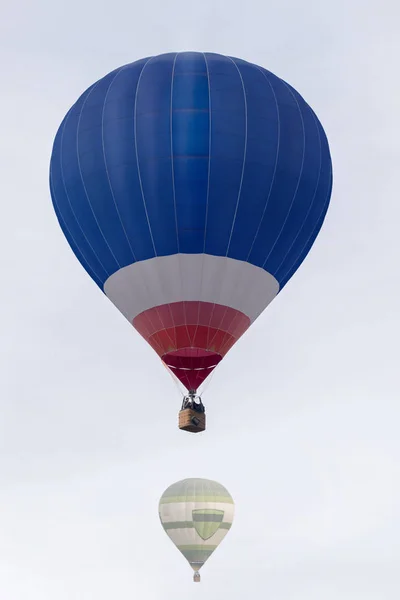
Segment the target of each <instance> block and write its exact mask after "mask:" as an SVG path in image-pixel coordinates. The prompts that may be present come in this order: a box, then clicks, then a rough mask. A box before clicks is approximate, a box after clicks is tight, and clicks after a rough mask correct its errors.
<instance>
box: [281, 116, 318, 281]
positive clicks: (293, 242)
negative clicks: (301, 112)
mask: <svg viewBox="0 0 400 600" xmlns="http://www.w3.org/2000/svg"><path fill="white" fill-rule="evenodd" d="M308 108H309V110H310V112H311V114H312V116H313V119H314V122H315V125H316V128H317V133H318V141H319V171H318V179H317V183H316V186H315V190H314V195H313V197H312V200H311V203H310V206H309V207H308V210H307V212H306V215H305V217H304V219H303V222H302V224H301V227H300V228H299V230H298V232H297V234H296V236H295V238H294V240H293V241H292V243H291V245H290V247H289V248H288V250H287V252H286V254H285V256H284V257H283V258H282V260H281V262H280V264H279V266H278V267H277V268H276V269H275V272H274V273H273V275H274V277H275V275H276V274H277V273H278V271H279V269H280V268H281V267H282V265H283V263H284V262H285V260H286V257H287V256H288V254H289V252H290V251H291V249H292V248H293V246H294V244H295V243H296V240H297V238H298V237H299V235H300V233H301V232H302V230H303V227H304V225H305V223H306V221H307V219H308V215H309V214H310V212H311V209H312V207H313V205H314V201H315V198H316V196H317V191H318V187H319V182H320V179H321V171H322V144H321V134H320V131H319V126H318V122H317V119H316V116H315V115H314V113H313V111H312V110H311V109H310V107H308ZM271 275H272V273H271Z"/></svg>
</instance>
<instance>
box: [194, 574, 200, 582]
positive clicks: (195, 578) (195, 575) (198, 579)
mask: <svg viewBox="0 0 400 600" xmlns="http://www.w3.org/2000/svg"><path fill="white" fill-rule="evenodd" d="M193 581H194V582H195V583H199V581H200V573H199V572H198V571H196V573H195V574H194V575H193Z"/></svg>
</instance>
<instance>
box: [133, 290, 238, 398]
mask: <svg viewBox="0 0 400 600" xmlns="http://www.w3.org/2000/svg"><path fill="white" fill-rule="evenodd" d="M133 325H134V327H135V328H136V329H137V331H138V332H139V333H140V334H141V335H142V336H143V337H144V338H145V340H146V341H147V342H148V343H149V344H150V345H151V346H152V348H154V350H155V351H156V352H157V354H158V355H159V356H160V357H161V358H162V359H163V361H164V362H165V363H166V364H167V366H168V367H169V368H170V369H171V371H172V372H173V373H174V374H175V375H176V376H177V377H178V379H179V380H180V381H181V382H182V383H183V384H184V385H185V386H186V387H187V388H188V389H197V387H198V386H199V385H200V384H201V383H202V382H203V381H204V380H205V379H206V377H208V375H209V374H210V373H211V371H212V370H213V369H214V368H215V366H216V365H217V364H218V363H219V362H220V361H221V360H222V358H223V357H224V356H225V354H226V353H227V352H228V350H229V349H230V348H232V346H233V344H234V343H235V342H236V341H237V340H238V339H239V338H240V336H241V335H243V333H244V332H245V331H246V329H247V328H248V327H249V325H250V319H249V318H248V317H247V316H246V315H244V314H243V313H242V312H240V311H238V310H235V309H233V308H230V307H228V306H222V305H220V304H213V303H211V302H200V301H187V302H174V303H172V304H164V305H162V306H156V307H154V308H150V309H149V310H146V311H144V312H142V313H140V314H139V315H138V316H137V317H135V318H134V320H133Z"/></svg>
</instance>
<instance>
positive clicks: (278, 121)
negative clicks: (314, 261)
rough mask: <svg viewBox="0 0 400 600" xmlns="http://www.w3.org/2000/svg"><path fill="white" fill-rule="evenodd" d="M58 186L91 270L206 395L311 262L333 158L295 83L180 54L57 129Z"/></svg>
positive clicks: (130, 73)
mask: <svg viewBox="0 0 400 600" xmlns="http://www.w3.org/2000/svg"><path fill="white" fill-rule="evenodd" d="M50 186H51V195H52V199H53V205H54V209H55V211H56V214H57V217H58V220H59V223H60V226H61V228H62V230H63V232H64V234H65V236H66V238H67V240H68V242H69V244H70V246H71V248H72V250H73V251H74V253H75V255H76V257H77V258H78V260H79V261H80V262H81V264H82V265H83V267H84V268H85V269H86V271H87V272H88V273H89V275H90V276H91V277H92V279H93V280H94V281H95V282H96V283H97V285H98V286H99V287H100V288H101V289H102V290H103V291H104V293H105V294H106V295H107V296H108V297H109V298H110V300H111V301H112V302H113V303H114V304H115V305H116V306H117V308H118V309H119V310H120V311H121V312H122V313H123V314H124V316H125V317H126V318H127V319H128V320H129V321H130V323H132V324H133V325H134V327H135V328H136V329H137V330H138V331H139V333H140V334H141V335H142V336H143V337H144V338H145V339H146V340H147V341H148V342H149V343H150V344H151V346H152V347H153V348H154V350H155V351H156V352H157V353H158V354H159V356H160V357H161V358H162V360H163V361H164V362H165V364H166V365H167V366H168V367H169V368H170V370H171V371H172V372H173V373H174V374H175V375H176V376H177V377H178V379H179V380H180V381H181V382H182V383H183V384H184V385H185V386H186V387H187V388H188V389H189V390H196V389H197V388H198V386H199V385H200V384H201V383H202V382H203V381H204V380H205V378H206V377H207V376H208V375H209V374H210V373H211V371H212V370H213V369H214V368H215V366H216V365H217V364H218V363H219V362H220V361H221V360H222V358H223V357H224V356H225V354H226V353H227V352H228V350H229V349H230V348H231V347H232V346H233V344H234V343H235V342H236V341H237V339H238V338H239V337H240V336H241V335H242V334H243V333H244V332H245V331H246V329H247V328H248V327H249V326H250V324H251V323H252V322H254V320H255V319H256V318H257V317H258V316H259V314H260V313H261V312H262V311H263V310H264V309H265V307H266V306H267V305H268V304H269V303H270V302H271V300H272V299H273V298H274V297H275V296H276V295H277V294H278V293H279V292H280V290H281V289H282V288H283V287H284V286H285V284H286V283H287V282H288V280H289V279H290V277H291V276H292V275H293V274H294V273H295V271H296V270H297V269H298V267H299V266H300V264H301V263H302V262H303V260H304V258H305V257H306V256H307V254H308V252H309V250H310V248H311V246H312V245H313V243H314V240H315V239H316V237H317V235H318V232H319V230H320V228H321V226H322V223H323V220H324V217H325V214H326V211H327V209H328V205H329V201H330V196H331V190H332V164H331V158H330V153H329V147H328V142H327V139H326V135H325V133H324V130H323V128H322V126H321V124H320V122H319V120H318V119H317V117H316V115H315V114H314V112H313V111H312V109H311V108H310V107H309V106H308V104H306V102H305V101H304V100H303V98H302V97H301V96H300V95H299V94H298V92H296V90H294V89H293V88H292V87H291V86H290V85H288V84H287V83H285V82H284V81H283V80H282V79H279V78H278V77H276V76H275V75H273V74H272V73H270V72H269V71H267V70H265V69H263V68H262V67H259V66H257V65H254V64H250V63H248V62H246V61H243V60H240V59H237V58H231V57H227V56H221V55H219V54H212V53H204V54H203V53H200V52H183V53H171V54H163V55H160V56H155V57H151V58H146V59H142V60H139V61H137V62H134V63H131V64H128V65H125V66H123V67H121V68H119V69H116V70H115V71H113V72H111V73H109V74H108V75H106V76H105V77H104V78H103V79H100V80H99V81H97V82H96V83H95V84H94V85H92V86H91V87H90V88H89V89H88V90H86V92H84V94H83V95H82V96H81V97H80V98H79V99H78V100H77V102H76V103H75V104H74V105H73V106H72V108H71V109H70V110H69V112H68V113H67V115H66V116H65V118H64V120H63V122H62V124H61V126H60V128H59V130H58V133H57V135H56V139H55V142H54V148H53V153H52V158H51V169H50Z"/></svg>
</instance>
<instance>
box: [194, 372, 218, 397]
mask: <svg viewBox="0 0 400 600" xmlns="http://www.w3.org/2000/svg"><path fill="white" fill-rule="evenodd" d="M217 367H218V365H217V366H216V367H215V368H214V369H213V370H212V371H211V373H210V375H209V376H208V377H207V379H206V380H205V382H204V384H203V386H200V387H199V389H198V390H197V391H198V393H199V396H204V394H205V393H206V391H207V389H208V386H209V385H210V383H211V381H212V378H213V377H214V374H215V369H216V368H217Z"/></svg>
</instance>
